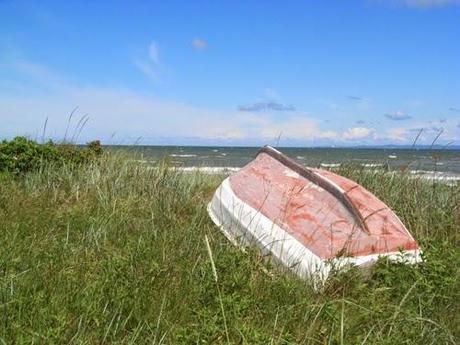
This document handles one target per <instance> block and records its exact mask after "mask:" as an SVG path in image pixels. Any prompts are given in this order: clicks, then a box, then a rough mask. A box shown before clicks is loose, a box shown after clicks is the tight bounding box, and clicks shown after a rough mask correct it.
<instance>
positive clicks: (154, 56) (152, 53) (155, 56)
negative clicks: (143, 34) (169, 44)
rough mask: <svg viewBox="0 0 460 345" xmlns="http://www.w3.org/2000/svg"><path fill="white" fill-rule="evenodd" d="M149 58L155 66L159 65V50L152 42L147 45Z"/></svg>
mask: <svg viewBox="0 0 460 345" xmlns="http://www.w3.org/2000/svg"><path fill="white" fill-rule="evenodd" d="M149 58H150V60H151V61H152V62H153V63H155V64H159V63H160V49H159V48H158V44H157V43H156V42H152V43H150V45H149Z"/></svg>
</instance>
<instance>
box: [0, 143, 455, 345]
mask: <svg viewBox="0 0 460 345" xmlns="http://www.w3.org/2000/svg"><path fill="white" fill-rule="evenodd" d="M340 173H342V174H344V175H346V176H348V177H351V178H352V179H354V180H356V181H357V182H359V183H361V184H363V185H364V186H365V187H366V188H368V189H369V190H371V191H372V192H374V193H375V194H376V195H377V196H379V197H380V198H381V199H383V200H384V201H385V202H386V203H388V205H389V206H391V207H392V208H393V209H394V210H395V211H396V213H397V214H398V215H399V216H400V217H401V218H402V220H403V221H404V222H405V224H407V226H408V228H409V229H410V231H411V232H412V234H413V235H414V236H415V237H416V239H417V240H418V242H419V244H420V245H421V247H422V249H423V250H424V256H425V262H424V263H422V264H420V265H418V266H416V267H409V266H405V265H402V264H395V263H388V262H385V261H384V260H382V261H380V262H379V263H378V264H377V265H376V266H375V268H374V269H373V270H372V273H371V276H370V277H369V278H368V279H367V280H366V279H364V278H363V277H362V276H361V274H360V272H359V271H358V270H356V269H352V270H349V271H347V272H345V273H342V274H338V275H335V276H333V277H331V278H330V279H329V280H328V282H327V284H326V286H325V288H324V289H323V290H321V291H315V290H313V289H312V287H311V286H310V284H309V283H308V282H306V281H303V280H300V279H298V278H296V277H295V276H293V275H292V274H291V273H289V272H287V271H285V270H283V269H281V268H279V267H274V266H272V265H271V264H270V263H268V262H267V261H266V260H264V258H262V257H261V256H260V254H259V253H258V252H257V251H256V250H253V251H247V252H244V253H243V252H242V251H240V250H239V249H237V248H235V247H233V246H232V245H230V244H229V243H228V241H227V240H226V239H225V238H224V237H223V236H222V235H221V234H220V232H219V231H218V229H217V228H216V227H215V226H214V225H213V223H212V222H211V220H210V219H209V217H208V215H207V212H206V204H207V202H208V201H209V200H210V198H211V196H212V193H213V192H214V190H215V188H216V187H217V186H218V184H219V183H220V182H221V181H222V179H223V177H222V176H215V175H205V174H202V173H182V172H178V171H174V170H172V169H168V168H167V167H166V166H159V168H158V169H151V168H149V167H147V166H145V165H141V164H137V163H135V161H134V159H133V157H132V156H125V155H123V154H121V153H117V154H115V153H113V152H112V153H105V154H104V155H103V157H102V158H101V159H100V160H99V161H97V162H93V163H90V164H85V165H77V164H65V165H60V166H54V167H53V166H48V167H45V168H42V169H40V171H37V172H30V173H27V174H24V175H21V176H11V175H8V174H3V175H0V308H1V313H0V315H1V316H0V343H6V344H10V343H39V344H53V343H56V344H64V343H65V344H67V343H72V344H95V343H101V344H102V343H123V344H134V343H136V344H227V343H230V344H456V343H458V342H459V339H460V338H459V337H460V268H459V267H460V185H457V186H447V185H443V184H433V183H427V182H423V181H420V180H414V179H410V178H409V177H408V176H405V175H400V174H395V175H391V174H385V173H382V172H368V171H364V170H357V169H355V168H343V169H342V171H340Z"/></svg>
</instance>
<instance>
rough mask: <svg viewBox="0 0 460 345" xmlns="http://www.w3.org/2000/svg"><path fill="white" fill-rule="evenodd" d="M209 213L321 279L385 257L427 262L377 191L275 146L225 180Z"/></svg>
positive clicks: (233, 233) (226, 228) (239, 241)
mask: <svg viewBox="0 0 460 345" xmlns="http://www.w3.org/2000/svg"><path fill="white" fill-rule="evenodd" d="M208 213H209V215H210V217H211V218H212V220H213V221H214V223H215V224H216V225H217V226H219V228H220V229H221V230H222V232H223V233H224V234H225V236H226V237H227V238H228V239H229V240H230V241H231V242H233V243H234V244H236V245H239V246H241V245H255V246H257V247H259V248H260V249H261V250H262V251H263V252H266V253H269V254H270V255H271V256H272V258H273V259H275V260H276V261H278V262H280V263H281V264H282V265H284V266H286V267H289V268H290V269H292V270H293V271H295V272H296V273H297V274H298V275H300V276H302V277H308V278H312V279H314V280H315V281H324V280H325V279H326V278H327V276H328V275H329V273H330V272H331V270H333V269H341V268H343V267H345V266H349V265H357V266H360V267H367V266H370V265H371V264H372V263H374V262H375V261H376V260H377V258H378V257H379V256H385V257H387V258H389V259H391V260H400V261H401V260H402V261H404V262H407V263H416V262H419V261H420V260H421V257H420V250H419V248H418V246H417V243H416V242H415V240H414V238H413V237H412V236H411V234H410V233H409V231H408V230H407V229H406V227H405V226H404V224H403V223H402V222H401V221H400V219H399V218H398V217H397V216H396V214H395V213H394V212H393V211H392V210H391V209H390V208H389V207H388V206H387V205H385V204H384V203H383V202H382V201H380V200H379V199H378V198H377V197H376V196H375V195H373V194H372V193H370V192H369V191H367V190H366V189H365V188H363V187H362V186H360V185H359V184H357V183H355V182H353V181H351V180H349V179H347V178H344V177H342V176H340V175H337V174H334V173H333V172H331V171H327V170H322V169H311V168H305V167H303V166H301V165H299V164H298V163H296V162H295V161H294V160H292V159H290V158H288V157H287V156H285V155H283V154H282V153H281V152H279V151H277V150H276V149H274V148H272V147H269V146H266V147H263V148H262V149H261V150H260V151H259V152H258V154H257V156H256V158H255V159H254V160H253V161H252V162H250V163H249V164H248V165H246V166H245V167H243V168H242V169H241V170H239V171H238V172H236V173H234V174H232V175H231V176H229V177H228V178H226V179H225V180H224V181H223V182H222V184H221V185H220V186H219V188H218V189H217V190H216V192H215V194H214V196H213V198H212V200H211V202H210V203H209V205H208Z"/></svg>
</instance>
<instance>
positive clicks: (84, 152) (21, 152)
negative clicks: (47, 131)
mask: <svg viewBox="0 0 460 345" xmlns="http://www.w3.org/2000/svg"><path fill="white" fill-rule="evenodd" d="M101 154H102V146H101V143H100V141H99V140H95V141H92V142H90V143H88V144H87V145H86V146H85V147H78V146H77V145H74V144H69V143H62V144H55V143H54V142H53V141H51V140H50V141H48V142H46V143H44V144H39V143H37V142H36V141H34V140H30V139H27V138H25V137H16V138H14V139H13V140H10V141H8V140H3V141H2V142H0V172H10V173H13V174H22V173H26V172H29V171H33V170H37V169H39V168H40V167H41V166H43V165H44V164H49V163H55V164H65V163H73V164H82V163H85V162H88V161H90V160H93V159H95V158H96V157H98V156H100V155H101Z"/></svg>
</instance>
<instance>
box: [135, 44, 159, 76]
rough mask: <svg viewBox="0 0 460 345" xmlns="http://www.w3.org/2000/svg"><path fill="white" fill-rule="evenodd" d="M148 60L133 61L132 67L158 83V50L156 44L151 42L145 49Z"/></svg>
mask: <svg viewBox="0 0 460 345" xmlns="http://www.w3.org/2000/svg"><path fill="white" fill-rule="evenodd" d="M147 55H148V58H145V57H144V58H142V59H139V58H138V59H135V60H134V66H136V67H137V69H138V70H139V71H141V72H142V73H143V74H144V75H145V76H147V77H148V78H150V79H152V80H154V81H158V80H159V70H160V49H159V47H158V44H157V43H156V42H151V43H150V45H149V46H148V49H147Z"/></svg>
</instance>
